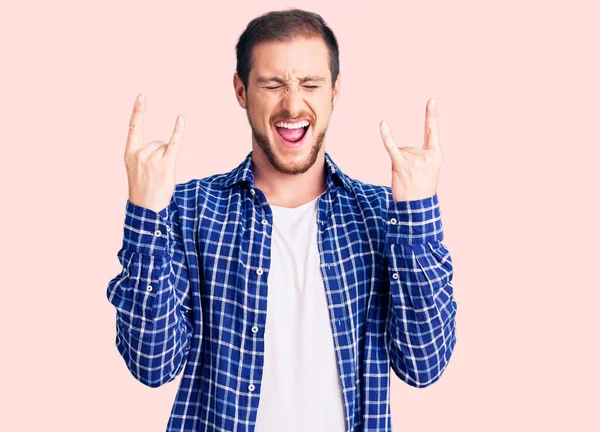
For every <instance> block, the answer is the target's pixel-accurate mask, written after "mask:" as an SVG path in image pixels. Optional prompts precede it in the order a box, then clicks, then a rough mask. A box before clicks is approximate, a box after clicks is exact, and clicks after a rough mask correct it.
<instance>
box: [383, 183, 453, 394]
mask: <svg viewBox="0 0 600 432" xmlns="http://www.w3.org/2000/svg"><path fill="white" fill-rule="evenodd" d="M386 224H387V232H386V245H385V251H386V260H385V261H386V263H387V269H386V270H387V282H389V289H390V310H389V315H388V323H387V331H388V334H387V336H388V337H387V341H388V342H387V347H388V351H389V355H390V363H391V367H392V369H393V370H394V372H395V374H396V375H397V376H398V377H399V378H400V379H402V380H403V381H404V382H406V383H408V384H410V385H412V386H414V387H426V386H428V385H430V384H432V383H434V382H435V381H437V380H438V379H439V378H440V376H441V375H442V373H443V372H444V370H445V369H446V367H447V365H448V362H449V361H450V357H451V355H452V351H453V349H454V346H455V344H456V327H455V315H456V311H457V305H456V302H455V300H454V297H453V287H452V274H453V268H452V258H451V256H450V253H449V251H448V249H447V248H446V246H445V245H444V244H443V243H442V240H443V229H442V221H441V215H440V208H439V201H438V196H437V194H435V195H433V196H431V197H428V198H424V199H418V200H411V201H397V202H395V201H393V200H392V201H390V204H389V205H388V210H387V220H386Z"/></svg>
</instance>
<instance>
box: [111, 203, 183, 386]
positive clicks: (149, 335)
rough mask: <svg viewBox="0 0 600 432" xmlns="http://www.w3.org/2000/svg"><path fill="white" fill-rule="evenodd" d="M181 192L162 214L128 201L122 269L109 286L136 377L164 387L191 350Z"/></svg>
mask: <svg viewBox="0 0 600 432" xmlns="http://www.w3.org/2000/svg"><path fill="white" fill-rule="evenodd" d="M182 232H183V231H182V228H181V225H180V221H179V212H178V209H177V205H176V202H175V194H173V198H172V199H171V202H170V204H169V205H168V206H167V207H165V208H164V209H162V210H160V211H159V212H156V211H154V210H151V209H148V208H145V207H141V206H138V205H136V204H133V203H132V202H130V201H129V200H127V203H126V206H125V223H124V235H123V245H122V248H121V249H120V250H119V252H118V254H117V257H118V259H119V262H120V263H121V266H122V270H121V272H120V273H119V274H118V275H117V276H115V277H114V278H113V279H112V280H111V281H110V282H109V284H108V288H107V291H106V295H107V298H108V300H109V302H110V303H111V304H112V305H113V306H114V307H115V308H116V333H117V334H116V345H117V349H118V351H119V353H120V354H121V356H122V357H123V359H124V360H125V363H126V364H127V367H128V369H129V371H130V372H131V373H132V375H133V376H134V377H135V378H136V379H137V380H138V381H140V382H142V383H143V384H145V385H147V386H149V387H158V386H161V385H162V384H165V383H167V382H169V381H172V380H173V379H175V377H176V376H177V375H178V374H179V373H180V372H181V370H182V369H183V366H184V364H185V359H186V358H187V355H188V353H189V350H190V346H191V337H192V330H193V326H192V324H191V318H190V315H191V304H192V303H191V290H190V282H189V275H188V267H187V263H186V255H185V253H184V249H183V237H182Z"/></svg>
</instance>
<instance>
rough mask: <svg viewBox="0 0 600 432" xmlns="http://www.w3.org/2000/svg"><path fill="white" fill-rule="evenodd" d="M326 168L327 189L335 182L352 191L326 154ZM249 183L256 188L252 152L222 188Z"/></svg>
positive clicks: (222, 182) (224, 179) (223, 182)
mask: <svg viewBox="0 0 600 432" xmlns="http://www.w3.org/2000/svg"><path fill="white" fill-rule="evenodd" d="M325 166H326V167H327V179H326V180H327V189H330V188H331V187H334V186H335V184H334V182H338V184H339V185H341V186H342V187H343V188H345V189H346V190H347V191H348V192H351V191H352V187H351V179H350V178H349V177H348V176H347V175H346V174H344V172H342V170H341V169H340V168H339V167H338V166H337V164H336V163H335V162H334V161H333V159H332V158H331V155H330V154H329V153H327V152H325ZM244 182H245V183H247V184H248V186H249V187H251V188H254V174H253V172H252V151H250V153H248V155H247V156H246V158H245V159H244V160H243V161H242V163H240V164H239V165H238V166H237V167H235V168H234V169H233V170H231V171H230V172H229V173H227V174H226V176H225V177H224V178H223V180H222V181H221V188H222V189H226V188H228V187H231V186H234V185H236V184H238V183H244Z"/></svg>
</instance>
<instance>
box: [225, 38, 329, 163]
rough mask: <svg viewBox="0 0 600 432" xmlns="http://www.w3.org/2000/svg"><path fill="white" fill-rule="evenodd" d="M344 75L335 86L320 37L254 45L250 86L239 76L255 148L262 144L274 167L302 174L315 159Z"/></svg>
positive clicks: (240, 97) (238, 89) (239, 93)
mask: <svg viewBox="0 0 600 432" xmlns="http://www.w3.org/2000/svg"><path fill="white" fill-rule="evenodd" d="M340 76H341V74H338V79H337V82H336V86H335V88H333V89H332V86H331V72H330V70H329V52H328V50H327V46H326V45H325V42H323V40H322V39H321V38H311V39H297V40H294V41H291V42H265V43H260V44H258V45H256V46H255V47H254V49H253V59H252V69H251V71H250V76H249V77H248V87H247V88H246V89H244V88H243V84H242V83H241V80H240V79H239V77H238V76H237V74H235V76H234V85H235V86H236V94H237V97H238V100H239V102H240V105H242V107H244V108H246V114H247V116H248V121H249V123H250V128H251V129H252V139H253V148H254V146H255V145H258V147H259V148H260V149H261V150H262V151H263V152H264V153H265V155H266V157H267V159H268V160H269V162H270V163H271V165H272V166H273V167H274V168H275V169H277V170H278V171H280V172H282V173H284V174H301V173H304V172H306V171H307V170H308V169H309V168H310V167H311V166H312V165H313V164H314V163H315V161H316V159H317V157H318V155H319V152H320V151H321V150H322V148H323V142H324V139H325V132H326V131H327V126H328V125H329V118H330V116H331V112H332V110H333V107H334V106H335V105H336V104H337V99H338V95H339V87H340V79H339V77H340ZM244 90H245V92H244ZM299 120H302V122H300V123H299V122H298V121H299ZM282 122H283V123H286V126H292V128H290V127H288V128H285V127H281V126H284V125H282V124H281V123H282ZM294 123H296V124H295V125H294ZM307 123H308V126H305V127H296V128H294V127H293V126H301V125H305V124H307ZM277 125H279V126H277ZM300 137H301V138H300ZM298 138H300V139H298ZM323 151H324V150H323Z"/></svg>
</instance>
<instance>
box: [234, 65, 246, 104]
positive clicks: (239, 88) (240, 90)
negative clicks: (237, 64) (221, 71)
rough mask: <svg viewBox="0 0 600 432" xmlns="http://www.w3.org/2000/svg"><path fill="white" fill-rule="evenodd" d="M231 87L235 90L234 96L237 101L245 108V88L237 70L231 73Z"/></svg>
mask: <svg viewBox="0 0 600 432" xmlns="http://www.w3.org/2000/svg"><path fill="white" fill-rule="evenodd" d="M233 89H234V90H235V97H236V98H237V100H238V103H239V104H240V106H241V107H242V108H244V109H246V88H245V87H244V83H243V82H242V79H241V78H240V76H239V75H238V74H237V72H234V73H233Z"/></svg>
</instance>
